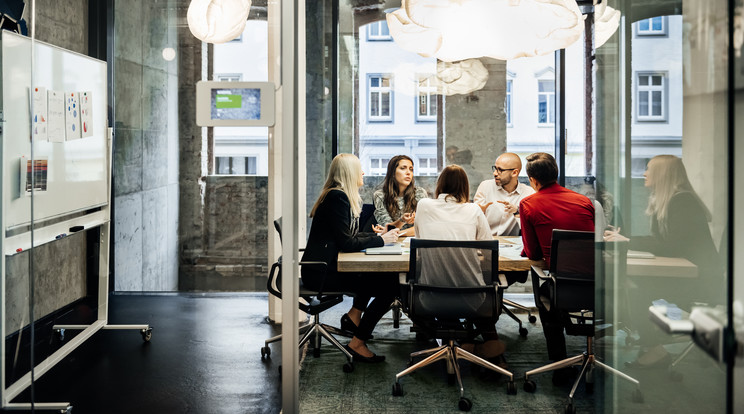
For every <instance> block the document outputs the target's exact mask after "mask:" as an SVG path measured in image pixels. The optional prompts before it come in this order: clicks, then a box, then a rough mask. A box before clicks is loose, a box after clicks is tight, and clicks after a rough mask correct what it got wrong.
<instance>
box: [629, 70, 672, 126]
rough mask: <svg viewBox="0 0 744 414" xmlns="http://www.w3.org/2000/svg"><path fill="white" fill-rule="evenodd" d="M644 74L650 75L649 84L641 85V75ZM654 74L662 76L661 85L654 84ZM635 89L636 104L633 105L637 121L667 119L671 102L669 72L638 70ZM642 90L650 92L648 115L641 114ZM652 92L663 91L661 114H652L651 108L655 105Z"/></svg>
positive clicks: (663, 120) (662, 120)
mask: <svg viewBox="0 0 744 414" xmlns="http://www.w3.org/2000/svg"><path fill="white" fill-rule="evenodd" d="M642 76H648V77H649V82H648V83H649V84H648V85H641V77H642ZM654 76H660V77H661V85H652V84H651V82H652V79H653V77H654ZM634 77H635V79H634V80H635V91H634V94H633V95H634V96H633V97H634V98H635V104H634V105H633V107H634V108H633V109H634V112H635V116H636V122H665V121H667V116H668V110H667V105H668V103H669V97H668V95H669V92H668V89H667V88H668V85H669V82H668V78H669V76H668V74H667V73H666V72H659V71H638V72H636V73H635V76H634ZM641 92H649V94H648V99H647V103H648V106H647V108H648V115H641V97H640V95H641ZM652 92H661V103H660V107H661V114H660V115H652V114H651V110H652V107H653V98H652Z"/></svg>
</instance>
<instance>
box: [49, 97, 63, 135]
mask: <svg viewBox="0 0 744 414" xmlns="http://www.w3.org/2000/svg"><path fill="white" fill-rule="evenodd" d="M47 98H48V100H47V121H48V123H49V125H48V126H47V136H48V137H49V141H51V142H65V97H64V92H58V91H51V90H48V91H47Z"/></svg>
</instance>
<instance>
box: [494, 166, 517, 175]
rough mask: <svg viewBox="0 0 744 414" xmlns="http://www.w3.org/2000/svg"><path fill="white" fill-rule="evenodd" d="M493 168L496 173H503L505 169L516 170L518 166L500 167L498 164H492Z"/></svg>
mask: <svg viewBox="0 0 744 414" xmlns="http://www.w3.org/2000/svg"><path fill="white" fill-rule="evenodd" d="M491 169H492V170H493V171H494V172H495V173H496V174H501V173H502V172H504V171H514V170H516V168H499V167H497V166H495V165H493V166H491Z"/></svg>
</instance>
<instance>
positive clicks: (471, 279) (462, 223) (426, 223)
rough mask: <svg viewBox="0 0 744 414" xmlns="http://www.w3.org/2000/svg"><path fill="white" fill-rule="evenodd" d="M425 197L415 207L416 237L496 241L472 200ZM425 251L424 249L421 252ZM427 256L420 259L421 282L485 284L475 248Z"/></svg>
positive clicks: (432, 283)
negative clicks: (462, 200) (463, 251)
mask: <svg viewBox="0 0 744 414" xmlns="http://www.w3.org/2000/svg"><path fill="white" fill-rule="evenodd" d="M446 196H447V194H440V195H439V197H438V198H437V199H428V198H427V199H423V200H421V201H419V203H418V206H417V208H416V238H420V239H433V240H493V236H492V235H491V229H490V228H489V227H488V222H487V221H486V217H485V216H484V215H483V211H481V209H480V207H478V206H477V205H475V204H473V203H457V202H455V201H454V200H451V199H450V200H445V197H446ZM422 253H423V252H422ZM448 253H452V254H448V255H442V254H436V255H426V256H427V257H426V260H423V258H422V261H421V281H422V282H424V283H427V284H431V285H440V286H482V285H484V284H485V282H484V279H483V273H482V272H481V268H480V260H479V259H478V256H477V253H476V251H475V250H472V249H468V250H466V251H465V253H467V254H465V255H463V254H457V252H455V251H450V252H448Z"/></svg>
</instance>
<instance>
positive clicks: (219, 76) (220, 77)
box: [212, 73, 243, 82]
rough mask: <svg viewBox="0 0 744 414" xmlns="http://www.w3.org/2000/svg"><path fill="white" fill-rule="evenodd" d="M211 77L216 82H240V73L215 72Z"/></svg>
mask: <svg viewBox="0 0 744 414" xmlns="http://www.w3.org/2000/svg"><path fill="white" fill-rule="evenodd" d="M212 78H213V79H214V80H216V81H218V82H242V81H243V74H242V73H215V74H214V75H212Z"/></svg>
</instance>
